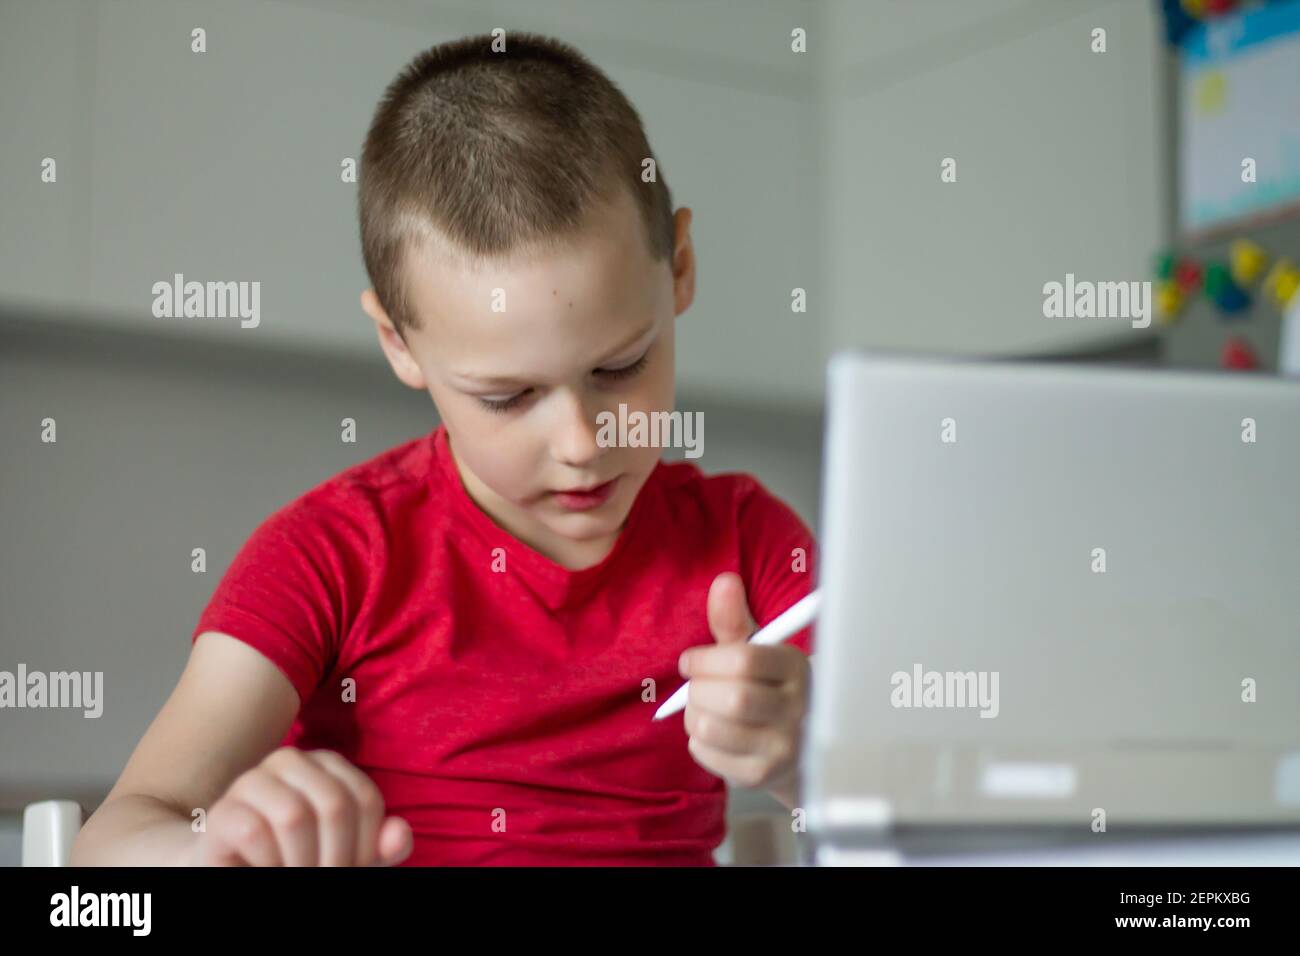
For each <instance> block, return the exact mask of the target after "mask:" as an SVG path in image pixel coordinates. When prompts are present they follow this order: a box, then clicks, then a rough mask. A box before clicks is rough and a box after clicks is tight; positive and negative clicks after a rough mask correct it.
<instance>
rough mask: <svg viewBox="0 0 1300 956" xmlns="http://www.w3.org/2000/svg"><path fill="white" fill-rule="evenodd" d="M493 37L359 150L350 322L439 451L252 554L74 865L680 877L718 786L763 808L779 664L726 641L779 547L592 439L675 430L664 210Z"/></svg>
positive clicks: (432, 74) (652, 461)
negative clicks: (619, 867)
mask: <svg viewBox="0 0 1300 956" xmlns="http://www.w3.org/2000/svg"><path fill="white" fill-rule="evenodd" d="M505 43H506V49H505V50H500V49H497V50H493V37H491V36H479V37H471V38H468V39H464V40H461V41H458V42H455V43H449V44H444V45H442V46H438V47H435V48H433V49H431V50H429V51H426V52H425V53H423V54H421V55H420V56H419V57H417V58H416V59H415V60H414V61H412V63H411V64H409V65H408V66H407V68H406V69H405V70H404V71H403V72H402V73H401V74H400V75H399V76H398V77H397V79H396V80H395V81H394V82H393V83H392V84H391V85H390V86H389V88H388V90H387V91H386V92H385V95H384V97H383V100H382V101H381V103H380V104H379V107H378V109H377V111H376V114H375V117H374V120H373V122H372V124H371V127H370V130H369V132H368V135H367V138H366V143H365V148H364V152H363V156H362V168H361V177H360V184H359V208H360V221H361V237H362V248H363V252H364V256H365V262H366V268H367V271H368V273H369V276H370V279H371V282H372V283H373V286H374V287H373V289H368V290H367V291H366V292H364V293H363V295H362V307H363V308H364V310H365V312H366V313H367V314H368V315H369V316H370V318H371V319H372V320H373V322H374V324H375V327H376V329H377V332H378V336H379V342H380V346H381V347H382V349H383V352H384V355H385V356H386V357H387V359H388V361H389V363H390V364H391V365H392V368H393V372H394V373H395V374H396V376H397V377H398V379H399V380H400V381H401V382H403V383H404V384H405V385H407V386H409V387H411V388H416V389H422V390H426V391H428V393H429V394H430V396H431V398H432V399H433V402H434V404H435V406H436V408H437V410H438V413H439V416H440V418H441V424H440V425H439V426H438V428H437V429H435V430H434V432H432V433H431V434H430V435H427V436H425V437H423V438H419V439H416V440H414V441H410V442H407V443H406V444H403V445H401V446H399V447H397V448H394V449H392V450H390V451H388V452H385V453H384V454H382V455H379V456H377V457H376V458H373V459H371V460H370V461H367V462H364V463H362V464H360V465H357V466H354V467H353V468H350V469H348V470H347V471H345V472H344V473H343V474H341V475H339V476H337V477H335V478H333V479H330V480H329V481H326V482H324V483H323V484H321V485H319V486H318V487H316V488H314V489H312V490H311V491H309V492H308V493H306V494H305V495H303V496H302V497H300V498H298V499H297V500H295V501H293V502H291V503H290V504H288V505H286V506H284V507H283V508H281V509H280V510H279V511H277V512H275V513H274V514H273V515H271V516H270V517H269V518H267V519H266V520H265V521H264V522H263V523H262V524H261V525H260V526H259V527H258V528H257V529H256V531H255V532H254V533H253V535H252V536H251V537H250V539H249V540H248V542H247V543H246V544H245V545H244V547H243V548H242V549H241V551H240V552H239V554H238V555H237V556H236V557H235V560H234V561H233V562H232V564H231V566H230V568H229V569H228V570H227V572H226V574H225V575H224V577H223V578H222V580H221V582H220V584H219V585H218V587H217V589H216V591H215V593H214V594H213V597H212V600H211V601H210V603H209V604H208V606H207V608H206V609H205V610H204V612H203V614H202V615H201V617H200V619H199V622H198V626H197V627H196V628H195V630H194V633H193V635H192V641H193V649H192V652H191V657H190V660H189V663H188V664H187V666H186V668H185V671H184V673H183V674H182V675H181V678H180V681H179V683H178V685H177V687H176V689H175V691H174V692H173V693H172V695H171V697H170V698H169V700H168V701H167V703H166V704H165V706H164V707H163V709H162V711H161V712H160V714H159V715H158V717H157V718H156V719H155V721H154V723H153V725H152V726H151V727H150V728H149V730H148V731H147V733H146V734H145V736H144V738H143V739H142V740H141V742H140V744H139V745H138V746H137V748H136V750H135V752H134V753H133V754H132V756H131V759H130V761H129V762H128V764H127V766H126V768H125V769H124V771H123V773H122V776H121V778H120V779H119V780H118V781H117V784H116V786H115V787H114V788H113V791H112V792H111V793H110V794H109V797H108V799H107V800H106V801H105V803H104V805H103V806H101V807H100V808H99V809H98V810H97V811H96V813H95V814H94V815H93V816H92V817H91V819H90V820H89V821H88V822H87V824H86V826H85V828H84V829H83V830H82V832H81V834H80V836H79V837H78V839H77V841H76V844H75V846H74V849H73V863H74V864H94V863H109V864H143V863H199V864H229V865H254V866H274V865H349V864H355V865H374V864H394V863H403V864H408V865H409V864H516V865H535V864H540V865H564V864H666V865H709V864H711V863H712V861H713V859H712V853H713V850H714V849H715V848H716V847H717V845H718V844H719V843H720V842H721V840H722V838H723V836H724V811H725V805H726V786H725V783H724V780H729V781H731V782H734V783H739V784H742V785H746V786H756V787H763V788H765V789H767V790H769V792H771V793H772V794H773V795H775V796H776V797H777V798H778V799H780V800H781V801H782V802H783V803H785V805H786V806H789V807H793V805H794V802H795V799H796V793H797V762H798V747H799V733H800V727H801V723H802V720H803V716H804V712H805V709H806V704H807V696H808V674H809V667H808V661H807V657H806V655H807V654H808V653H809V652H810V651H811V644H810V641H811V634H810V632H809V631H808V630H805V631H804V632H803V633H801V634H800V635H798V636H797V637H796V638H795V639H794V640H793V641H791V642H789V643H787V644H785V645H781V646H775V647H756V646H753V645H750V644H747V643H746V642H745V639H746V638H747V637H748V636H749V635H750V634H751V633H752V632H753V631H754V630H755V628H756V624H755V619H757V620H758V621H762V622H767V621H769V620H771V619H772V618H773V617H775V616H776V615H777V614H779V613H780V612H781V611H783V610H784V609H785V608H787V607H789V606H790V605H791V604H793V603H795V601H797V600H798V599H799V598H801V597H803V596H804V595H805V594H806V593H808V591H809V589H810V587H811V584H810V575H811V570H810V563H811V560H812V548H813V540H812V536H811V535H810V533H809V532H808V529H807V528H806V527H805V526H804V525H803V524H802V522H801V521H800V520H799V519H798V517H797V516H795V514H794V513H793V512H792V511H791V510H790V509H789V508H788V507H787V506H785V505H784V504H783V503H782V502H780V501H779V500H777V499H776V498H774V497H773V496H772V495H771V494H770V493H769V492H767V491H766V490H765V489H764V488H763V487H762V485H760V484H759V483H758V482H757V481H755V480H754V479H752V478H750V477H748V476H746V475H741V474H730V475H718V476H714V477H706V476H705V475H703V474H702V473H701V472H700V471H699V469H698V468H696V466H694V465H693V464H690V463H689V462H679V463H674V464H668V463H665V462H661V461H660V460H659V449H658V448H657V447H654V443H651V444H649V445H647V446H642V447H607V445H608V442H605V441H601V440H600V439H599V438H598V434H599V431H600V430H599V429H598V427H597V416H598V415H599V414H600V413H601V412H603V411H616V410H617V409H618V407H619V405H620V404H623V405H626V406H627V408H628V409H629V410H630V411H631V412H637V411H639V412H647V413H649V412H654V411H663V410H672V409H673V407H674V404H675V402H674V353H673V332H674V322H675V319H676V317H677V316H678V315H680V314H681V313H682V312H684V311H685V310H686V309H687V307H688V306H689V305H690V303H691V300H692V297H693V295H694V284H695V261H694V252H693V248H692V244H691V238H690V231H689V230H690V222H691V213H690V210H689V209H685V208H683V209H680V210H678V211H677V212H676V213H675V214H674V213H673V211H672V202H671V197H670V194H669V191H668V187H667V185H666V184H665V183H664V181H663V178H662V176H661V175H658V174H657V173H656V175H655V176H653V177H645V178H643V176H642V172H643V170H644V169H646V168H647V164H645V163H644V161H645V160H647V159H651V158H653V153H652V152H651V151H650V147H649V145H648V143H647V142H646V139H645V134H644V131H643V130H642V127H641V122H640V119H639V117H638V116H637V113H636V111H635V110H634V109H633V108H632V106H631V105H630V104H629V103H628V102H627V100H626V99H625V98H624V96H623V95H622V93H621V92H620V91H619V90H618V89H617V88H616V87H615V86H614V85H613V84H612V83H611V82H610V81H609V80H608V78H607V77H605V76H604V74H602V73H601V72H600V71H599V70H597V69H596V68H595V67H594V66H593V65H592V64H591V63H590V62H588V61H587V60H586V59H585V58H583V57H582V56H581V55H580V54H579V53H577V52H576V51H575V50H573V49H572V48H570V47H568V46H566V45H564V44H561V43H558V42H555V41H552V40H549V39H546V38H543V37H538V36H534V35H528V34H515V35H510V36H508V37H506V38H505ZM497 46H498V48H499V47H500V42H498V43H497ZM687 678H689V679H690V680H691V689H690V695H689V704H688V706H687V708H686V710H685V712H684V716H683V717H678V716H673V717H671V718H668V719H665V720H662V721H656V720H654V719H652V718H653V714H654V712H655V710H656V708H657V707H658V705H659V703H661V702H662V700H663V699H665V698H666V697H667V696H668V695H669V694H670V693H671V692H672V691H674V690H676V689H677V687H678V686H680V684H681V682H682V681H683V680H684V679H687ZM200 811H202V812H201V813H200ZM199 819H202V820H203V826H202V827H198V826H197V824H194V823H193V821H195V820H199ZM196 831H197V832H196Z"/></svg>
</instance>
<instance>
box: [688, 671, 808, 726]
mask: <svg viewBox="0 0 1300 956" xmlns="http://www.w3.org/2000/svg"><path fill="white" fill-rule="evenodd" d="M686 707H687V709H688V710H689V709H691V708H694V709H695V710H697V711H706V712H708V713H710V714H714V715H716V716H718V717H722V718H725V719H727V720H736V721H740V722H742V723H746V724H771V723H774V722H778V721H781V720H785V719H787V718H788V717H789V716H790V713H791V711H792V710H794V701H793V696H792V695H791V694H790V693H788V692H787V691H786V690H785V689H783V688H782V687H779V686H777V685H774V684H761V683H758V682H755V681H745V682H737V681H733V680H713V679H712V678H707V677H706V678H701V677H692V678H691V687H690V690H688V691H687V692H686Z"/></svg>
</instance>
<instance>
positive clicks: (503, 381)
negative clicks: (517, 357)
mask: <svg viewBox="0 0 1300 956" xmlns="http://www.w3.org/2000/svg"><path fill="white" fill-rule="evenodd" d="M654 327H655V322H654V320H651V321H650V322H649V324H647V325H646V326H645V327H644V328H642V329H639V330H638V331H637V332H636V334H635V335H633V336H631V337H630V338H628V339H627V341H625V342H624V343H623V344H622V345H620V346H618V347H617V348H615V349H612V350H611V351H610V352H609V354H608V355H607V356H606V358H605V359H602V360H601V361H607V360H608V359H609V358H612V357H614V356H615V355H617V354H618V353H619V352H621V351H623V350H624V349H625V348H627V347H628V346H629V345H632V344H633V343H634V342H638V341H640V340H641V339H642V338H643V337H644V336H645V335H646V334H648V333H649V332H650V331H651V330H652V329H653V328H654ZM458 377H459V378H462V379H464V380H465V381H467V382H473V383H474V384H475V385H518V384H520V383H521V382H523V381H524V380H523V379H521V378H512V377H511V376H509V375H459V376H458Z"/></svg>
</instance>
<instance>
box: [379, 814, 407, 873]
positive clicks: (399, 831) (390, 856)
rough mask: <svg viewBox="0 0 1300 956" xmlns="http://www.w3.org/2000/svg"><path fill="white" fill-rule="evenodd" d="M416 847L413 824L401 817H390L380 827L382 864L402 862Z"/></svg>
mask: <svg viewBox="0 0 1300 956" xmlns="http://www.w3.org/2000/svg"><path fill="white" fill-rule="evenodd" d="M413 849H415V837H414V835H413V834H412V833H411V825H410V824H409V823H407V822H406V821H405V820H403V819H402V818H401V817H389V818H388V819H386V820H385V821H384V822H383V824H382V825H381V826H380V827H379V862H380V865H382V866H393V865H394V864H396V863H401V862H402V861H403V860H405V859H406V858H407V857H408V856H410V855H411V851H412V850H413Z"/></svg>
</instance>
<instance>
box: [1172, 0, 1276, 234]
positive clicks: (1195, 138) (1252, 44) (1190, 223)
mask: <svg viewBox="0 0 1300 956" xmlns="http://www.w3.org/2000/svg"><path fill="white" fill-rule="evenodd" d="M1181 54H1182V55H1181V67H1180V80H1179V85H1180V97H1179V102H1180V104H1181V105H1180V116H1179V120H1180V131H1181V132H1180V143H1179V165H1180V168H1179V173H1180V177H1181V185H1180V189H1179V193H1180V195H1179V221H1180V226H1181V229H1182V231H1183V233H1184V234H1185V235H1187V236H1189V237H1202V236H1205V235H1208V234H1211V233H1215V232H1218V231H1220V230H1225V229H1228V228H1239V227H1241V226H1243V225H1246V224H1249V223H1254V222H1259V221H1263V220H1266V219H1272V218H1275V217H1278V216H1283V215H1288V214H1290V213H1294V212H1300V0H1291V2H1288V3H1275V4H1271V5H1269V6H1265V7H1260V8H1257V9H1253V10H1249V11H1246V12H1243V13H1238V14H1234V15H1231V16H1227V17H1223V18H1221V19H1218V20H1212V21H1209V22H1207V23H1205V24H1202V25H1200V26H1198V27H1197V28H1196V29H1195V30H1193V31H1192V32H1191V33H1189V34H1188V35H1187V37H1186V38H1185V39H1184V41H1183V43H1182V46H1181ZM1247 160H1253V161H1254V163H1253V166H1254V168H1253V175H1254V181H1253V182H1252V181H1248V179H1247V178H1246V176H1245V174H1244V166H1243V164H1244V163H1245V162H1246V161H1247Z"/></svg>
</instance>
